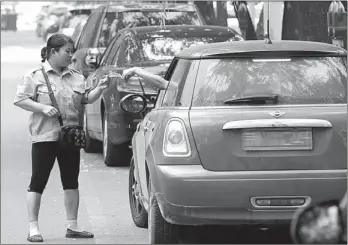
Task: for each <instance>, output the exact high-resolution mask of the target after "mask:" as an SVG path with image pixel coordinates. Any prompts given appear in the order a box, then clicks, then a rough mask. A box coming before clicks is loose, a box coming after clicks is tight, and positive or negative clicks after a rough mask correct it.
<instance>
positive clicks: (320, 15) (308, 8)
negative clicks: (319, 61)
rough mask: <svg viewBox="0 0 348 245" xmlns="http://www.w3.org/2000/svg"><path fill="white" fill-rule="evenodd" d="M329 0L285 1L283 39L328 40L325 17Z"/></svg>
mask: <svg viewBox="0 0 348 245" xmlns="http://www.w3.org/2000/svg"><path fill="white" fill-rule="evenodd" d="M330 3H331V1H323V2H312V1H298V2H295V1H285V2H284V17H283V28H282V39H283V40H302V41H316V42H328V41H329V37H328V31H327V17H326V13H327V12H328V10H329V6H330Z"/></svg>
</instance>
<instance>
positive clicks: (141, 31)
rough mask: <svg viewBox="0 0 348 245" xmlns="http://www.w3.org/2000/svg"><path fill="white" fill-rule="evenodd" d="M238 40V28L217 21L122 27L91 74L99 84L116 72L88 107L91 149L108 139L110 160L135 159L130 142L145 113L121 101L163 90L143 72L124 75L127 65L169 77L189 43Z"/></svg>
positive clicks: (117, 162) (110, 162)
mask: <svg viewBox="0 0 348 245" xmlns="http://www.w3.org/2000/svg"><path fill="white" fill-rule="evenodd" d="M238 40H243V39H242V38H241V36H239V35H238V34H237V33H236V32H235V31H234V30H233V29H230V28H227V27H217V26H193V25H185V26H179V25H168V26H165V27H160V26H151V27H150V26H149V27H134V28H125V29H123V30H121V31H120V32H119V33H118V34H117V36H116V37H115V38H114V39H113V40H112V41H111V42H110V45H109V46H108V48H107V49H106V51H105V54H104V56H103V57H102V59H101V61H100V64H99V68H98V69H97V70H96V71H95V72H93V73H91V75H90V76H89V77H88V79H87V86H91V87H93V86H95V82H96V81H98V80H99V79H100V78H101V77H102V76H104V75H106V74H111V77H113V78H112V80H111V81H110V86H109V87H108V89H107V90H106V91H105V92H104V94H103V96H102V98H101V99H100V100H99V101H97V102H95V103H94V104H93V105H87V106H86V125H85V126H86V132H87V137H88V138H89V140H88V142H89V144H87V148H86V151H91V150H93V149H94V148H95V147H93V145H98V141H103V144H104V147H103V152H104V161H105V163H106V164H107V165H120V164H129V161H130V155H131V154H130V151H129V149H128V145H129V144H130V141H131V139H132V136H133V133H134V131H135V130H136V126H137V124H138V122H139V121H140V120H141V118H140V115H139V114H138V115H134V116H133V115H130V114H125V113H124V112H123V111H121V109H120V107H119V101H120V99H121V98H122V97H124V96H125V95H127V94H129V93H143V90H144V92H145V93H146V94H147V95H146V96H147V99H148V100H149V101H151V103H152V104H153V102H154V101H155V99H156V96H157V90H158V89H157V88H154V87H152V86H150V85H148V84H143V82H142V81H141V79H140V78H137V77H133V78H132V79H130V81H128V82H125V81H124V80H123V79H121V78H120V75H119V74H122V71H123V70H124V69H127V68H130V67H133V66H140V67H142V68H144V69H146V70H148V71H150V72H152V73H155V74H158V75H162V76H163V75H164V74H165V72H166V70H167V68H168V66H169V64H170V62H171V60H172V58H173V56H174V54H175V53H177V52H179V51H181V50H183V49H185V48H188V47H190V46H195V45H199V44H204V43H216V42H229V41H238ZM117 75H118V76H117ZM140 82H141V84H140ZM151 103H149V106H151ZM105 124H107V126H105ZM106 131H107V132H106ZM127 152H129V154H127Z"/></svg>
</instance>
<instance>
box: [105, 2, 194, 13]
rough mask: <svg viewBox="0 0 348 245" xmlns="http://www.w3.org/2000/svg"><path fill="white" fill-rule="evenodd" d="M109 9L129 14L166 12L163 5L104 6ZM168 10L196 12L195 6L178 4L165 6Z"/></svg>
mask: <svg viewBox="0 0 348 245" xmlns="http://www.w3.org/2000/svg"><path fill="white" fill-rule="evenodd" d="M103 7H104V8H105V7H108V11H111V12H127V11H135V10H137V11H139V10H142V11H150V10H161V11H163V10H164V5H163V4H160V3H159V4H156V3H134V4H122V5H121V4H107V5H104V6H103ZM165 9H166V10H177V11H185V12H186V11H187V12H192V11H195V5H193V4H190V3H187V4H182V3H180V4H178V3H168V4H167V5H165Z"/></svg>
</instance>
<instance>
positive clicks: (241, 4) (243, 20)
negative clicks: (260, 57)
mask: <svg viewBox="0 0 348 245" xmlns="http://www.w3.org/2000/svg"><path fill="white" fill-rule="evenodd" d="M232 4H233V7H234V12H235V13H236V17H237V19H238V22H239V28H240V30H241V32H242V36H243V37H244V39H245V40H257V37H256V32H255V27H254V24H253V22H252V20H251V17H250V13H249V10H248V8H247V6H248V5H247V2H246V1H232Z"/></svg>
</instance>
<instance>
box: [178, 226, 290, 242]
mask: <svg viewBox="0 0 348 245" xmlns="http://www.w3.org/2000/svg"><path fill="white" fill-rule="evenodd" d="M181 243H185V244H291V243H292V240H291V237H290V235H289V227H288V226H286V227H285V226H280V227H274V228H270V229H268V230H261V229H258V228H253V227H233V226H206V227H185V228H184V230H181Z"/></svg>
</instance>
